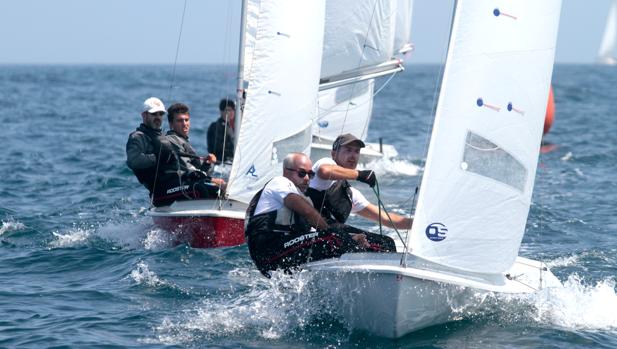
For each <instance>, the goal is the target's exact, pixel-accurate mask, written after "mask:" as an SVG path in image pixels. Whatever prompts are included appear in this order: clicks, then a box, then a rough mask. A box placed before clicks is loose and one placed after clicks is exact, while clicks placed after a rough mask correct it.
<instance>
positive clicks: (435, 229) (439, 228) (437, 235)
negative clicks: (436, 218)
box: [424, 223, 448, 242]
mask: <svg viewBox="0 0 617 349" xmlns="http://www.w3.org/2000/svg"><path fill="white" fill-rule="evenodd" d="M424 232H425V233H426V237H427V238H429V240H431V241H436V242H437V241H442V240H443V239H445V238H446V234H447V233H448V228H446V226H445V225H443V224H441V223H431V224H429V225H428V226H427V227H426V229H425V230H424Z"/></svg>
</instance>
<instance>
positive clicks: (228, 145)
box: [208, 98, 236, 162]
mask: <svg viewBox="0 0 617 349" xmlns="http://www.w3.org/2000/svg"><path fill="white" fill-rule="evenodd" d="M235 118H236V104H235V103H234V102H233V101H232V100H229V99H227V98H223V99H221V101H220V102H219V118H218V119H217V120H216V121H214V122H213V123H211V124H210V126H209V127H208V152H209V153H212V154H214V155H216V158H217V159H219V161H221V162H230V161H232V160H233V158H234V146H235V138H234V126H235V125H234V122H235Z"/></svg>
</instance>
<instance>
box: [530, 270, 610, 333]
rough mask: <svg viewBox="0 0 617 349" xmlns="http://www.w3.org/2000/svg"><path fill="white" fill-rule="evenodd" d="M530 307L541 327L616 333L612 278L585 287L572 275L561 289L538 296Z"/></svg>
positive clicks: (546, 291) (576, 276) (547, 290)
mask: <svg viewBox="0 0 617 349" xmlns="http://www.w3.org/2000/svg"><path fill="white" fill-rule="evenodd" d="M533 304H534V306H535V308H536V309H537V313H536V319H537V321H538V322H541V323H549V324H552V325H554V326H557V327H559V328H566V329H570V330H586V331H606V330H609V331H617V317H616V316H615V314H617V294H616V293H615V280H614V279H612V278H607V279H603V280H600V281H597V282H595V283H592V284H586V283H585V282H584V280H583V279H582V278H581V277H580V276H579V275H577V274H573V275H570V276H569V277H568V279H567V280H566V281H565V282H564V287H563V288H552V289H546V290H544V291H542V292H540V293H538V294H537V295H536V297H535V298H534V299H533Z"/></svg>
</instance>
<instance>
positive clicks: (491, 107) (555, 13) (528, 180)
mask: <svg viewBox="0 0 617 349" xmlns="http://www.w3.org/2000/svg"><path fill="white" fill-rule="evenodd" d="M560 6H561V2H560V0H544V1H534V0H516V1H514V0H501V1H489V0H459V1H458V2H457V5H456V11H455V15H454V20H453V24H452V31H451V38H450V46H449V49H448V57H447V59H446V68H445V71H444V77H443V82H442V85H441V91H440V95H439V101H438V105H437V110H436V115H435V123H434V126H433V132H432V136H431V143H430V145H429V151H428V155H427V161H426V166H425V172H424V176H423V180H422V185H421V187H420V194H419V198H418V205H417V208H416V214H415V219H414V224H413V227H412V232H411V234H410V235H409V239H408V245H409V246H411V248H412V251H413V253H414V254H416V255H418V256H420V257H422V258H425V259H428V260H430V261H433V262H436V263H439V264H443V265H445V266H448V267H452V268H457V269H461V270H467V271H472V272H479V273H500V272H503V271H505V270H507V269H509V268H510V267H511V266H512V264H513V263H514V260H515V259H516V256H517V254H518V250H519V247H520V243H521V240H522V237H523V233H524V230H525V224H526V220H527V215H528V213H529V206H530V203H531V194H532V189H533V183H534V178H535V172H536V165H537V160H538V154H539V147H540V141H541V137H542V127H543V124H544V114H545V110H546V100H547V98H548V92H549V86H550V79H551V74H552V66H553V61H554V54H555V43H556V37H557V28H558V23H559V11H560Z"/></svg>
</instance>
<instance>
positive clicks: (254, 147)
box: [227, 0, 325, 202]
mask: <svg viewBox="0 0 617 349" xmlns="http://www.w3.org/2000/svg"><path fill="white" fill-rule="evenodd" d="M253 5H254V6H248V7H247V25H248V22H250V21H251V20H249V18H252V20H253V21H254V22H253V24H252V25H254V28H255V30H254V34H253V38H252V39H247V40H252V42H251V43H250V45H252V49H251V50H250V51H251V57H250V59H249V60H247V62H246V64H245V66H250V69H249V70H248V71H247V73H246V74H245V78H246V79H249V81H250V82H249V86H248V89H247V98H246V102H245V106H244V112H243V115H242V123H241V126H240V133H239V136H238V141H237V142H238V143H237V145H236V151H235V154H234V162H233V165H232V170H231V173H230V178H229V185H228V187H227V193H228V196H229V198H230V199H234V200H237V201H241V202H248V201H250V199H251V197H252V195H253V194H254V193H255V191H257V190H258V189H260V188H261V187H263V186H264V185H265V184H266V182H267V181H268V180H270V179H271V178H272V177H273V176H275V175H278V174H280V173H281V172H282V165H281V162H282V161H283V158H284V157H285V156H286V155H287V154H288V153H290V152H308V151H309V149H310V143H311V121H312V120H313V119H314V118H315V114H316V109H317V97H316V96H317V91H318V85H319V74H320V68H321V54H322V48H323V27H324V24H323V23H324V16H325V1H324V0H321V1H313V0H312V1H301V0H293V1H292V0H276V1H275V0H267V1H266V0H262V1H260V3H259V4H253ZM255 11H257V12H255ZM248 31H250V30H247V32H248ZM248 36H250V35H248V34H247V37H248Z"/></svg>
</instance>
